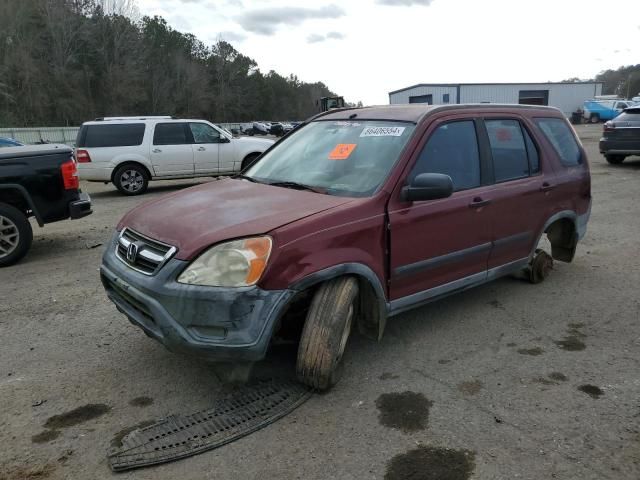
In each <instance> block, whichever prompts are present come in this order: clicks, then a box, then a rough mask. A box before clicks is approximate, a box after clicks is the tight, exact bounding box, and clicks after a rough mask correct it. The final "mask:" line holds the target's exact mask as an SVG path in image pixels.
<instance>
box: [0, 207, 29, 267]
mask: <svg viewBox="0 0 640 480" xmlns="http://www.w3.org/2000/svg"><path fill="white" fill-rule="evenodd" d="M32 241H33V230H32V229H31V224H30V223H29V220H28V219H27V216H26V215H25V214H24V213H22V212H21V211H20V210H18V209H17V208H15V207H12V206H11V205H7V204H4V203H0V267H7V266H9V265H13V264H14V263H16V262H17V261H18V260H20V259H21V258H22V257H24V256H25V255H26V254H27V252H28V251H29V247H31V242H32Z"/></svg>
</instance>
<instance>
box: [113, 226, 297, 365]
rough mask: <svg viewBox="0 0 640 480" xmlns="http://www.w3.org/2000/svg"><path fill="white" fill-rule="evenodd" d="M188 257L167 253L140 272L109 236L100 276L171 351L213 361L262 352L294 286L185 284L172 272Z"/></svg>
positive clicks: (131, 315)
mask: <svg viewBox="0 0 640 480" xmlns="http://www.w3.org/2000/svg"><path fill="white" fill-rule="evenodd" d="M115 238H116V237H114V240H115ZM187 263H188V262H184V261H181V260H176V259H171V260H169V261H168V262H167V263H166V264H165V265H164V266H163V267H162V268H161V270H160V271H159V272H158V273H157V274H156V275H154V276H149V275H144V274H143V273H139V272H137V271H135V270H133V269H131V268H129V267H128V266H127V265H126V264H125V263H124V262H122V261H121V260H120V259H118V258H117V257H116V255H115V241H112V242H111V243H110V244H109V247H108V248H107V251H106V252H105V254H104V257H103V263H102V266H101V267H100V277H101V280H102V284H103V285H104V288H105V290H106V292H107V296H108V297H109V299H110V300H111V301H112V302H113V303H115V305H116V307H117V308H118V310H119V311H120V312H122V313H124V314H125V315H126V316H127V318H128V319H129V320H130V321H131V323H133V324H134V325H137V326H138V327H140V328H141V329H142V330H143V331H144V332H145V333H146V334H147V335H149V336H150V337H152V338H155V339H156V340H158V341H159V342H161V343H162V344H163V345H164V346H165V347H166V348H167V349H169V350H171V351H173V352H180V353H187V354H192V355H195V356H198V357H201V358H204V359H208V360H213V361H257V360H261V359H262V358H264V355H265V354H266V351H267V348H268V346H269V342H270V340H271V336H272V334H273V329H274V327H275V324H276V321H277V320H278V318H279V316H280V314H281V313H282V311H283V310H284V308H285V306H286V305H287V303H288V301H289V299H290V298H291V297H292V296H293V295H294V294H295V292H294V291H292V290H263V289H261V288H258V287H255V286H253V287H242V288H222V287H201V286H195V285H184V284H181V283H178V282H177V281H176V278H177V277H178V275H179V274H180V273H181V272H182V270H183V269H184V268H185V267H186V265H187Z"/></svg>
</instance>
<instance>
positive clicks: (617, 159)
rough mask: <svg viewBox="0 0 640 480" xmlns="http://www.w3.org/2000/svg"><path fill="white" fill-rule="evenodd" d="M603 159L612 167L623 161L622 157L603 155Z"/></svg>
mask: <svg viewBox="0 0 640 480" xmlns="http://www.w3.org/2000/svg"><path fill="white" fill-rule="evenodd" d="M604 158H606V159H607V162H609V163H610V164H612V165H618V164H619V163H622V162H623V161H624V155H605V156H604Z"/></svg>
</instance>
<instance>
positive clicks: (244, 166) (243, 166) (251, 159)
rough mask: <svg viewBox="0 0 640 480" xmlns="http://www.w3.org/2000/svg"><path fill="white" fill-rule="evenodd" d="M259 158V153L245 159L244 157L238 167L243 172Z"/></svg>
mask: <svg viewBox="0 0 640 480" xmlns="http://www.w3.org/2000/svg"><path fill="white" fill-rule="evenodd" d="M259 156H260V154H259V153H252V154H250V155H247V156H246V157H244V160H242V164H241V165H240V168H241V169H242V170H243V171H244V170H246V169H247V168H249V167H250V166H251V165H253V164H254V163H255V161H256V160H257V159H258V157H259Z"/></svg>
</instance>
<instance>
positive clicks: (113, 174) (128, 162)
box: [111, 160, 151, 183]
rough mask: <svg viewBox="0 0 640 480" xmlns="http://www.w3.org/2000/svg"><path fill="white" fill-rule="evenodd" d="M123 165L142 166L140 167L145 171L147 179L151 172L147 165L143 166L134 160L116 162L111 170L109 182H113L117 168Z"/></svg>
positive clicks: (149, 177)
mask: <svg viewBox="0 0 640 480" xmlns="http://www.w3.org/2000/svg"><path fill="white" fill-rule="evenodd" d="M125 165H136V166H137V167H142V169H143V170H144V171H145V172H146V173H147V179H148V180H149V179H151V172H150V171H149V169H148V168H147V167H145V166H144V165H143V164H141V163H140V162H134V161H132V160H130V161H127V162H122V163H120V164H118V165H117V166H116V167H115V168H114V169H113V172H111V183H113V181H114V179H115V177H116V172H117V171H118V169H119V168H120V167H123V166H125Z"/></svg>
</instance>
